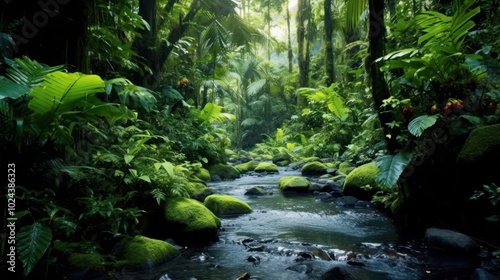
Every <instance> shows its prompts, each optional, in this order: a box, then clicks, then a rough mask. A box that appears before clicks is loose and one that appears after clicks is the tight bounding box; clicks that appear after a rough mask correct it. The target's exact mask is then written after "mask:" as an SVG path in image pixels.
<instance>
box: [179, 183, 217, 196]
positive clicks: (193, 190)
mask: <svg viewBox="0 0 500 280" xmlns="http://www.w3.org/2000/svg"><path fill="white" fill-rule="evenodd" d="M184 188H185V189H186V191H187V192H188V194H189V197H190V198H193V199H196V200H198V201H203V199H205V197H206V196H208V195H210V194H212V191H211V190H210V189H209V188H208V187H207V186H206V185H205V184H203V183H200V182H188V183H186V184H185V185H184Z"/></svg>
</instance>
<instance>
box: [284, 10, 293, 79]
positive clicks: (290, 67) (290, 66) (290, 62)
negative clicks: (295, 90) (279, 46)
mask: <svg viewBox="0 0 500 280" xmlns="http://www.w3.org/2000/svg"><path fill="white" fill-rule="evenodd" d="M285 5H286V26H287V40H288V72H290V73H292V71H293V49H292V32H291V30H292V29H291V28H290V1H289V0H287V1H286V4H285Z"/></svg>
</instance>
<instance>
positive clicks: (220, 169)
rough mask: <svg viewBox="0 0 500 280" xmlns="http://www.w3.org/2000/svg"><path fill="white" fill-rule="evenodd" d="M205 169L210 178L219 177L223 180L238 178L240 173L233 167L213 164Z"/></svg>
mask: <svg viewBox="0 0 500 280" xmlns="http://www.w3.org/2000/svg"><path fill="white" fill-rule="evenodd" d="M207 169H208V171H210V174H212V176H213V175H219V177H220V178H221V179H223V180H232V179H237V178H239V177H240V172H239V171H238V170H237V169H236V168H235V167H234V166H231V165H227V164H220V163H219V164H214V165H211V166H209V167H208V168H207Z"/></svg>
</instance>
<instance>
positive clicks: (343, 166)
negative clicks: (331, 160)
mask: <svg viewBox="0 0 500 280" xmlns="http://www.w3.org/2000/svg"><path fill="white" fill-rule="evenodd" d="M353 167H354V165H353V164H352V163H350V162H341V163H339V167H338V168H339V171H340V172H342V173H344V174H349V173H350V172H351V171H352V170H353V169H352V168H353Z"/></svg>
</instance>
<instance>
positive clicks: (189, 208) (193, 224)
mask: <svg viewBox="0 0 500 280" xmlns="http://www.w3.org/2000/svg"><path fill="white" fill-rule="evenodd" d="M165 219H166V222H167V224H166V225H165V227H166V228H168V229H169V231H168V233H169V235H170V236H171V237H172V238H173V239H174V240H175V241H176V242H177V243H179V244H192V245H204V244H207V243H209V242H211V241H216V240H217V234H218V232H219V228H220V226H221V222H220V220H219V218H217V216H216V215H215V214H214V213H212V211H210V210H209V209H208V208H207V207H205V205H204V204H203V203H201V202H199V201H197V200H194V199H191V198H185V197H177V198H170V199H168V200H167V202H166V206H165Z"/></svg>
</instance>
